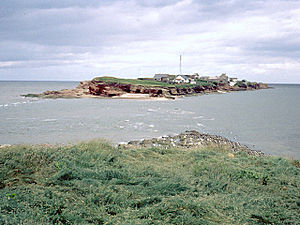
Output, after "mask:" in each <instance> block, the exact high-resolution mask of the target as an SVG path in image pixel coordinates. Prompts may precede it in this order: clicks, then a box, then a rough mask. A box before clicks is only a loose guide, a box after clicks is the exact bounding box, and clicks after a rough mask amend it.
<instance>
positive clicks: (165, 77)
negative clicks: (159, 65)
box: [153, 74, 171, 82]
mask: <svg viewBox="0 0 300 225" xmlns="http://www.w3.org/2000/svg"><path fill="white" fill-rule="evenodd" d="M170 76H171V75H170V74H155V76H154V77H153V80H156V81H162V82H169V81H170Z"/></svg>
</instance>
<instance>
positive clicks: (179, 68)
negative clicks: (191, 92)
mask: <svg viewBox="0 0 300 225" xmlns="http://www.w3.org/2000/svg"><path fill="white" fill-rule="evenodd" d="M179 71H180V75H181V74H182V72H181V55H180V59H179Z"/></svg>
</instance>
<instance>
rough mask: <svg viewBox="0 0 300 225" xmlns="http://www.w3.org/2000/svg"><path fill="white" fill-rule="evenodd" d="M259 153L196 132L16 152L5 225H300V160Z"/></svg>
mask: <svg viewBox="0 0 300 225" xmlns="http://www.w3.org/2000/svg"><path fill="white" fill-rule="evenodd" d="M195 143H202V144H201V145H200V144H195ZM252 153H253V152H251V151H249V150H248V149H247V148H245V147H244V146H242V145H240V144H238V143H233V142H230V141H228V140H226V139H223V138H221V137H218V136H209V135H204V134H199V133H197V132H195V131H188V132H185V133H183V134H180V135H177V136H172V137H165V138H162V139H157V140H148V141H143V142H140V143H139V142H131V143H129V144H128V145H126V146H119V147H115V146H114V145H112V144H110V143H107V142H105V141H99V140H94V141H90V142H83V143H78V144H70V145H65V146H50V145H35V146H31V145H13V146H8V145H7V146H4V147H2V148H1V149H0V212H1V213H0V224H298V222H299V221H300V216H299V215H300V213H299V210H300V201H299V188H300V180H299V175H300V168H299V167H300V163H299V161H298V160H290V159H285V158H282V157H272V156H265V157H261V154H260V153H258V154H256V153H253V154H252ZM297 221H298V222H297Z"/></svg>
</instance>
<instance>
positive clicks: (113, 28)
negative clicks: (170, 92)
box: [0, 0, 300, 83]
mask: <svg viewBox="0 0 300 225" xmlns="http://www.w3.org/2000/svg"><path fill="white" fill-rule="evenodd" d="M180 55H182V73H183V74H193V73H199V74H200V75H203V76H215V75H220V74H222V73H226V74H227V75H229V76H230V77H238V78H240V79H247V80H249V81H261V82H269V83H274V82H276V83H300V0H251V1H250V0H219V1H217V0H101V1H99V0H88V1H83V0H68V1H62V0H1V4H0V80H76V81H78V80H88V79H92V78H93V77H96V76H115V77H124V78H137V77H152V76H154V74H155V73H170V74H179V56H180Z"/></svg>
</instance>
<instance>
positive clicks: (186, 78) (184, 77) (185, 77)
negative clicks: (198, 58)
mask: <svg viewBox="0 0 300 225" xmlns="http://www.w3.org/2000/svg"><path fill="white" fill-rule="evenodd" d="M179 76H180V77H182V78H183V79H185V80H188V79H189V78H188V76H186V75H178V76H177V77H179Z"/></svg>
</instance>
